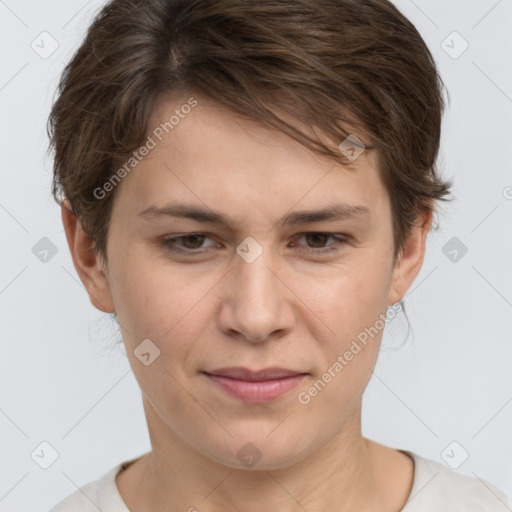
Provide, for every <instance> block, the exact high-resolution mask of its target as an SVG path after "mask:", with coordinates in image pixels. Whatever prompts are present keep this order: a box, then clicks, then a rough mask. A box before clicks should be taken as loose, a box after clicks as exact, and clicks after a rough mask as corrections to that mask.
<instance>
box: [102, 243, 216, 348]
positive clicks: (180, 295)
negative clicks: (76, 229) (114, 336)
mask: <svg viewBox="0 0 512 512" xmlns="http://www.w3.org/2000/svg"><path fill="white" fill-rule="evenodd" d="M112 266H113V268H115V274H113V275H112V286H111V288H112V292H113V293H112V295H113V298H114V304H115V306H116V313H117V316H118V318H119V321H120V323H121V324H122V328H124V331H125V332H123V336H124V339H125V342H126V343H127V344H129V345H130V346H133V345H136V344H138V343H140V342H141V341H142V340H143V339H145V338H149V339H153V340H155V343H157V344H160V345H161V346H162V348H163V344H164V342H166V340H168V339H172V338H173V337H179V338H180V343H181V344H185V345H186V341H187V339H189V338H190V339H192V338H193V337H194V335H195V334H196V333H197V332H198V330H199V329H200V328H201V326H200V324H199V319H201V318H202V319H206V318H207V313H206V311H205V306H206V305H207V304H208V298H207V297H208V294H209V293H212V292H214V286H215V283H216V281H218V276H216V275H215V276H212V275H210V274H209V273H205V274H204V275H203V276H198V275H197V274H194V275H192V274H190V272H187V269H183V270H178V269H177V267H176V266H171V265H169V264H167V263H166V262H165V261H164V260H162V259H160V260H159V261H156V260H155V258H154V257H153V258H150V257H149V256H148V255H146V254H144V252H143V251H140V252H139V253H137V252H136V251H132V252H131V253H130V257H120V258H117V260H116V261H115V263H114V264H113V265H112ZM166 344H167V343H166Z"/></svg>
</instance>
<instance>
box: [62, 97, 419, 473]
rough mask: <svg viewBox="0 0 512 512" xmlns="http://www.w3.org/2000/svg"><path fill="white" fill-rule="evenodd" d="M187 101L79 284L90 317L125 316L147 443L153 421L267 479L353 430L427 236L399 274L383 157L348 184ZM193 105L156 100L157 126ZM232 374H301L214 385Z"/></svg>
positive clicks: (213, 107) (311, 160)
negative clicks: (250, 465) (254, 462)
mask: <svg viewBox="0 0 512 512" xmlns="http://www.w3.org/2000/svg"><path fill="white" fill-rule="evenodd" d="M194 97H195V98H196V100H197V105H196V106H195V107H194V108H193V109H190V110H191V111H190V113H188V114H187V115H186V116H184V117H183V118H180V121H179V123H178V124H177V125H176V126H174V128H173V129H172V131H170V132H169V134H165V132H164V135H165V136H164V137H162V141H160V140H159V138H158V137H156V136H154V135H151V133H150V135H151V136H152V139H153V140H154V141H155V142H156V147H154V148H153V149H151V151H150V153H149V154H148V155H147V156H146V157H145V158H144V159H143V160H142V161H141V162H140V163H138V165H137V166H136V167H135V168H134V169H133V170H132V171H131V172H130V173H129V174H128V175H127V176H126V177H125V178H124V179H123V181H122V182H121V183H120V184H119V185H118V189H117V190H116V197H115V201H114V205H113V211H112V220H111V224H110V228H109V235H108V243H107V257H108V268H104V271H105V274H106V276H105V275H103V274H101V273H100V272H99V270H98V269H99V268H100V267H101V261H96V262H93V263H91V264H90V266H89V268H87V269H84V268H81V269H80V270H79V271H80V272H81V276H82V275H83V274H82V273H83V272H88V273H89V277H91V279H85V280H84V282H87V283H88V290H89V292H90V294H91V300H93V297H94V300H93V303H95V304H96V305H99V304H100V303H101V306H98V307H101V309H103V310H105V311H115V312H116V314H117V317H118V320H119V323H120V325H121V329H122V334H123V339H124V343H125V346H126V351H127V355H128V358H129V361H130V364H131V366H132V369H133V372H134V374H135V377H136V379H137V381H138V383H139V385H140V387H141V390H142V393H143V398H144V402H145V408H146V413H147V414H148V413H149V415H148V424H149V425H148V426H149V429H150V434H151V431H152V424H151V423H152V422H154V423H155V426H154V428H155V429H156V423H158V424H159V425H160V427H162V428H163V431H167V432H168V434H169V435H171V436H173V437H174V438H175V439H176V440H177V441H178V442H179V443H181V444H182V445H183V446H187V447H188V448H189V449H190V450H197V451H198V452H200V453H202V454H203V455H206V456H208V457H209V458H211V459H213V460H216V461H218V462H220V463H222V464H225V465H227V466H231V467H241V468H242V467H244V464H245V467H247V463H246V462H244V456H245V455H251V454H254V455H256V456H257V457H260V456H261V459H260V461H259V462H258V468H260V469H261V468H279V467H285V466H287V465H289V464H292V463H294V462H297V461H299V460H301V459H304V458H305V457H307V456H308V455H311V454H312V453H314V452H316V451H318V450H320V449H321V448H322V447H324V446H327V443H329V442H331V441H333V440H335V439H336V438H337V437H338V436H339V435H340V432H342V431H343V429H344V427H346V428H347V425H354V424H357V422H358V421H359V417H360V406H361V397H362V394H363V391H364V389H365V387H366V385H367V383H368V380H369V378H370V376H371V370H372V369H373V367H374V365H375V362H376V358H377V354H378V350H379V343H380V339H381V336H382V327H383V322H382V318H383V317H384V315H385V314H386V310H387V308H388V306H389V305H391V304H394V303H395V302H397V301H399V300H400V299H401V298H402V296H403V295H404V293H405V291H406V290H407V288H408V286H409V285H410V284H411V282H412V280H413V279H414V277H415V276H416V274H417V272H418V271H419V269H420V267H421V263H422V258H423V251H424V241H425V236H426V232H427V231H428V227H429V223H428V222H426V223H425V224H424V227H423V228H422V229H419V230H418V231H417V232H415V233H414V236H413V237H411V239H410V240H409V242H408V245H406V246H405V249H404V252H403V254H402V255H401V257H400V258H399V261H398V263H397V264H396V266H395V267H393V232H392V223H391V209H390V201H389V197H388V195H387V192H386V190H385V188H384V186H383V184H382V182H381V180H380V178H379V175H378V170H377V167H376V162H375V155H373V154H372V153H371V152H370V151H366V152H363V154H362V155H361V156H359V158H358V159H357V160H356V161H355V165H354V167H353V168H352V169H351V170H349V169H346V168H344V167H343V166H341V165H339V164H335V163H334V162H333V161H332V160H329V159H324V158H323V157H319V156H318V155H315V154H313V153H311V152H310V151H309V150H307V149H306V148H304V147H303V146H301V145H300V144H299V143H297V142H296V141H294V140H292V139H291V138H289V137H288V136H286V135H284V134H282V133H280V132H276V131H271V130H269V129H267V128H263V127H262V126H260V125H258V124H256V123H255V122H253V121H248V120H244V119H241V118H240V117H237V116H236V115H235V114H233V113H232V112H230V111H229V110H226V109H225V108H223V107H221V106H220V105H218V104H216V103H214V102H213V101H212V100H208V99H206V98H204V97H200V96H198V95H194ZM187 98H188V96H187V97H185V98H184V99H183V98H176V97H172V96H168V97H167V98H165V99H162V100H161V101H160V102H159V103H158V105H157V108H156V109H155V111H154V113H153V117H152V119H151V121H150V125H149V126H150V127H151V129H153V128H154V127H157V126H158V125H159V124H160V123H161V122H163V121H165V120H168V119H169V117H170V114H172V113H173V112H174V111H175V110H176V109H177V108H178V109H179V108H180V105H183V104H185V103H186V101H187ZM186 110H187V111H188V109H186ZM180 117H181V116H180ZM151 145H152V144H151ZM328 208H330V209H331V214H330V215H327V214H326V213H325V210H326V209H328ZM193 210H194V211H195V213H194V214H193ZM199 210H201V211H202V212H203V213H202V214H199V213H198V212H199ZM318 211H323V214H319V215H317V216H316V218H314V216H313V215H310V216H309V217H308V216H307V215H300V214H299V212H300V213H301V214H305V213H308V212H310V213H311V212H318ZM336 211H337V213H336V214H333V213H332V212H336ZM178 214H179V215H178ZM221 220H222V222H221ZM428 220H429V219H427V221H428ZM69 236H70V235H68V240H70V238H69ZM71 236H73V235H71ZM76 236H78V235H76ZM70 246H71V247H72V251H73V250H75V254H74V259H75V265H77V268H79V267H80V261H79V256H78V255H77V254H76V246H75V247H74V249H73V244H72V243H70ZM379 319H380V320H379ZM372 327H373V328H374V331H375V328H377V331H378V333H377V334H374V335H373V336H368V335H366V343H363V341H362V339H364V337H365V336H364V334H362V333H364V332H365V329H371V328H372ZM374 331H372V332H374ZM366 332H367V333H368V331H366ZM144 340H146V341H144ZM147 340H150V341H147ZM354 343H355V344H356V345H354ZM356 346H358V347H359V350H357V348H356ZM350 354H351V355H350ZM226 367H245V368H247V369H250V370H254V371H256V370H260V369H264V368H269V367H280V368H283V369H288V370H291V371H293V372H294V373H296V374H301V375H300V376H299V377H293V378H287V379H285V378H282V379H274V380H273V381H271V382H267V384H259V385H258V384H254V383H253V384H250V383H247V382H245V384H244V383H243V382H242V383H240V382H239V381H236V380H233V379H227V378H224V379H222V378H216V377H212V376H211V375H208V374H212V373H214V372H215V371H216V370H218V369H221V368H226ZM229 380H231V384H232V385H231V386H229V387H226V384H229ZM258 386H259V387H258ZM276 390H278V391H276ZM279 390H280V391H279ZM150 417H151V418H152V419H151V420H150ZM160 427H159V428H160ZM162 428H160V431H162ZM247 443H252V445H248V444H247Z"/></svg>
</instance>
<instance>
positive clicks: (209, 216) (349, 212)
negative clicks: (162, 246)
mask: <svg viewBox="0 0 512 512" xmlns="http://www.w3.org/2000/svg"><path fill="white" fill-rule="evenodd" d="M138 216H139V217H142V218H144V219H146V220H152V219H154V218H155V217H160V216H168V217H181V218H186V219H191V220H195V221H197V222H204V223H210V224H218V225H222V226H226V227H228V228H229V229H231V230H232V231H234V230H235V227H234V225H233V222H232V221H231V220H230V219H229V217H227V216H226V215H224V214H223V213H220V212H215V211H212V210H210V209H205V208H200V207H197V206H193V205H187V204H181V203H178V204H168V205H164V206H156V205H153V206H150V207H149V208H146V209H145V210H143V211H141V212H140V213H139V214H138ZM370 216H371V211H370V209H369V208H367V207H366V206H363V205H353V204H332V205H328V206H326V207H324V208H322V209H320V210H300V211H292V212H289V213H287V214H286V215H284V216H283V217H282V218H281V219H280V220H279V221H278V222H277V224H278V225H282V226H284V225H297V224H308V223H313V222H325V221H331V222H332V221H337V220H344V219H353V218H369V217H370Z"/></svg>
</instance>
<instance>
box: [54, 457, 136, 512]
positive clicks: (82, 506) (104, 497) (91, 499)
mask: <svg viewBox="0 0 512 512" xmlns="http://www.w3.org/2000/svg"><path fill="white" fill-rule="evenodd" d="M133 460H134V459H132V460H130V461H125V462H122V463H120V464H118V465H116V466H114V467H113V468H111V469H110V470H109V471H107V473H105V474H104V475H103V476H102V477H101V478H99V479H98V480H94V481H93V482H89V483H88V484H85V485H83V486H82V487H80V489H78V490H77V491H75V492H74V493H73V494H71V495H69V496H68V497H67V498H64V499H63V500H62V501H60V502H59V503H57V504H56V505H55V506H54V507H53V508H52V509H51V510H50V512H98V510H101V511H102V512H129V510H128V508H127V506H126V504H125V503H124V501H123V500H122V498H121V495H120V494H119V491H118V489H117V486H116V475H117V474H118V473H119V471H121V470H122V469H123V468H124V467H126V466H127V465H128V464H130V463H131V462H133Z"/></svg>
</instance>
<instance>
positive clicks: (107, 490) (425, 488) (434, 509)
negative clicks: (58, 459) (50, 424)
mask: <svg viewBox="0 0 512 512" xmlns="http://www.w3.org/2000/svg"><path fill="white" fill-rule="evenodd" d="M400 451H402V452H404V453H406V454H408V455H409V456H411V457H412V458H413V460H414V480H413V485H412V489H411V492H410V494H409V498H408V500H407V503H406V504H405V506H404V508H402V510H401V511H400V512H511V511H512V500H511V499H510V498H509V497H508V496H506V495H505V494H504V493H503V492H501V491H499V490H498V489H497V488H496V487H495V486H493V485H492V484H490V483H489V482H487V481H485V480H480V479H479V478H474V477H469V476H465V475H462V474H460V473H457V472H455V471H453V470H451V469H449V468H448V467H447V466H445V465H443V464H441V463H439V462H436V461H434V460H431V459H427V458H424V457H421V456H419V455H417V454H416V453H414V452H411V451H408V450H400ZM137 458H138V457H137ZM134 460H136V459H131V460H128V461H125V462H123V463H121V464H118V465H117V466H115V467H113V468H112V469H110V470H109V471H108V472H107V473H106V474H105V475H104V476H103V477H101V478H100V479H99V480H95V481H93V482H90V483H88V484H86V485H84V486H83V487H81V489H80V490H78V491H76V492H75V493H73V494H72V495H70V496H68V497H67V498H65V499H64V500H63V501H61V502H59V503H58V504H57V505H56V506H55V507H54V508H52V509H51V510H50V512H98V510H101V511H102V512H130V511H129V509H128V507H127V506H126V504H125V503H124V501H123V499H122V497H121V495H120V494H119V490H118V488H117V486H116V482H115V477H116V475H117V473H119V471H121V470H122V469H123V468H124V467H125V466H128V465H129V464H130V463H131V462H133V461H134Z"/></svg>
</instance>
